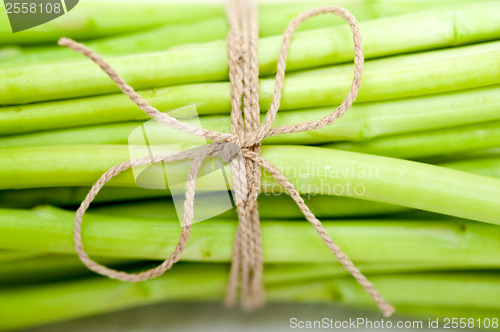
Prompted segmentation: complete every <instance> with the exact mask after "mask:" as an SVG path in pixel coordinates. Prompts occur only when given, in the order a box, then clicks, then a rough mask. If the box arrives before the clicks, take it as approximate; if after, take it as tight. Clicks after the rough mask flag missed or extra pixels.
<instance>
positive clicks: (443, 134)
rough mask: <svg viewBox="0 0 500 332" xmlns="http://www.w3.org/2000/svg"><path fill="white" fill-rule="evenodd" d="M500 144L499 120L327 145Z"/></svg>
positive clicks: (376, 149) (458, 148)
mask: <svg viewBox="0 0 500 332" xmlns="http://www.w3.org/2000/svg"><path fill="white" fill-rule="evenodd" d="M0 144H1V143H0ZM498 146H500V122H499V121H495V122H489V123H480V124H476V125H470V126H462V127H452V128H444V129H438V130H432V131H424V132H418V133H411V134H405V135H396V136H388V137H381V138H376V139H373V140H369V141H365V142H341V143H336V144H328V145H326V147H330V148H334V149H340V150H348V151H356V152H362V153H370V154H376V155H381V156H388V157H395V158H405V159H422V158H425V157H435V156H440V155H448V154H455V153H461V152H467V151H473V150H479V149H488V148H493V147H498Z"/></svg>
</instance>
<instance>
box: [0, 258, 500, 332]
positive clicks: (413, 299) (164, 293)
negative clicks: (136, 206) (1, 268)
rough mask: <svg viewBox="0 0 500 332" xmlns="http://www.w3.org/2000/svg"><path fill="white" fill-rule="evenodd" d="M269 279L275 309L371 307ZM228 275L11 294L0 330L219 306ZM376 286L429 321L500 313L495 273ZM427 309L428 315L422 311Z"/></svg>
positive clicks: (178, 274) (343, 288) (357, 296)
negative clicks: (445, 314)
mask: <svg viewBox="0 0 500 332" xmlns="http://www.w3.org/2000/svg"><path fill="white" fill-rule="evenodd" d="M272 273H273V271H269V273H267V274H265V275H264V277H265V279H266V280H265V282H266V289H267V291H266V293H267V296H268V299H269V300H270V301H272V302H273V301H280V302H282V301H287V302H292V301H293V302H313V301H314V302H325V303H331V302H332V301H334V302H339V303H341V304H343V305H356V306H366V304H367V301H368V300H367V299H366V294H362V293H360V292H359V291H358V289H357V288H359V285H357V284H356V283H355V281H352V280H350V279H347V278H341V277H340V278H335V279H333V280H332V279H330V278H328V279H319V280H316V281H315V282H310V281H309V282H300V281H299V282H292V283H288V284H287V283H286V281H287V280H289V279H290V278H292V279H293V275H288V278H286V279H282V280H281V281H280V282H279V283H271V282H269V281H268V280H267V277H268V276H269V275H271V274H272ZM200 275H202V276H203V278H200ZM226 275H227V267H226V266H225V265H213V264H211V265H200V264H184V265H178V266H176V267H174V269H173V270H172V271H170V272H169V275H167V276H164V277H160V278H156V279H153V280H149V281H146V282H144V283H140V284H130V283H129V284H124V283H120V282H117V281H115V280H109V279H104V278H88V279H81V280H75V281H68V282H65V283H59V284H52V285H42V286H33V287H24V288H21V289H17V290H10V291H6V292H3V293H2V294H0V299H1V301H0V308H1V312H2V318H4V319H2V320H1V321H0V322H1V323H0V324H1V325H0V329H2V330H7V329H13V328H21V327H27V326H33V325H38V324H42V323H48V322H55V321H61V320H68V319H71V318H77V317H84V316H89V315H93V314H99V313H104V312H110V311H116V310H119V309H124V308H130V307H134V306H142V305H146V304H152V303H158V302H160V301H178V300H184V301H190V300H191V301H192V300H196V301H198V302H199V301H213V300H220V299H221V298H222V297H223V292H224V291H223V289H224V285H225V283H226ZM371 280H373V281H374V283H375V285H377V287H378V288H379V289H381V291H383V292H384V294H388V295H387V298H388V299H389V300H390V301H391V303H393V304H395V305H396V306H397V307H398V310H399V312H402V313H404V312H405V310H408V311H409V312H415V309H417V310H418V307H419V306H420V311H419V312H420V315H422V316H425V319H427V318H428V317H427V316H428V315H426V314H425V313H426V312H427V310H428V308H429V307H430V306H435V307H440V308H447V309H449V310H452V311H453V310H455V312H456V311H457V310H459V309H460V308H461V306H462V307H463V306H464V305H465V304H466V305H467V307H468V308H469V309H472V310H474V309H476V312H477V311H478V310H482V311H483V312H488V311H489V312H494V311H495V310H498V309H499V307H498V301H497V299H498V296H500V288H499V284H498V275H497V274H494V273H492V274H490V275H480V274H477V273H476V274H473V273H468V274H467V273H461V274H453V275H450V274H429V275H421V274H410V275H406V276H401V275H385V276H371ZM49 299H50V300H49ZM407 303H413V305H408V304H407ZM423 307H425V309H427V310H423ZM406 308H408V309H406ZM442 310H443V309H442ZM445 310H446V309H445ZM468 313H469V312H468ZM467 317H469V316H467Z"/></svg>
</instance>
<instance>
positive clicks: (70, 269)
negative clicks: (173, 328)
mask: <svg viewBox="0 0 500 332" xmlns="http://www.w3.org/2000/svg"><path fill="white" fill-rule="evenodd" d="M37 255H38V256H35V257H33V258H25V259H17V260H13V261H8V262H2V263H1V267H2V268H1V269H0V287H6V286H9V287H12V286H23V285H24V286H26V285H28V284H36V283H43V282H58V281H63V280H65V279H66V280H67V279H68V278H75V277H81V276H88V275H90V274H91V272H90V271H89V269H88V268H87V267H86V266H85V265H83V264H82V262H81V261H80V260H79V259H78V257H75V256H74V255H54V254H44V253H37ZM97 260H98V261H99V262H101V263H102V264H106V265H110V266H115V268H121V269H123V268H129V267H130V266H134V265H132V264H135V266H137V264H138V263H137V261H134V260H130V259H129V260H127V259H118V258H102V257H100V258H98V259H97ZM431 269H432V267H431Z"/></svg>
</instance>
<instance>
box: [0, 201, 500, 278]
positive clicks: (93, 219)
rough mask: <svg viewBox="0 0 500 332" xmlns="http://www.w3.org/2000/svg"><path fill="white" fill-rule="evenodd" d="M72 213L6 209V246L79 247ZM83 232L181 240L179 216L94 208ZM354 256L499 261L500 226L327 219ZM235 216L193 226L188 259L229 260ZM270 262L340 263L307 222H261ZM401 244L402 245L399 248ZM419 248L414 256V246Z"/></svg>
mask: <svg viewBox="0 0 500 332" xmlns="http://www.w3.org/2000/svg"><path fill="white" fill-rule="evenodd" d="M73 219H74V214H73V213H72V212H69V211H64V210H59V209H55V208H51V207H45V208H38V209H36V210H34V211H26V210H14V209H2V210H1V214H0V230H1V232H0V240H1V241H0V247H2V248H6V249H23V250H34V251H43V252H54V253H74V248H73V240H72V230H73ZM85 222H86V223H85V225H86V226H85V227H84V228H83V238H84V244H85V248H86V250H87V251H88V252H89V253H90V254H91V255H97V256H102V257H121V258H136V259H138V258H139V259H163V258H164V257H167V256H168V255H169V252H171V250H172V249H173V248H174V247H175V245H176V244H177V242H178V233H179V232H180V224H179V222H178V221H177V218H176V219H170V220H158V219H140V218H130V217H126V216H116V217H113V216H104V215H93V214H89V215H88V216H87V217H86V220H85ZM324 226H325V229H326V230H327V231H328V232H329V233H330V234H335V235H334V236H335V238H336V240H337V241H338V243H339V245H340V246H342V248H343V249H344V251H345V252H347V253H348V254H349V255H350V256H351V257H352V258H353V259H354V260H355V261H360V262H369V263H389V262H406V263H408V264H410V263H432V264H434V263H436V264H437V263H445V265H454V264H459V265H460V266H463V267H464V266H467V267H490V268H492V267H498V266H499V264H500V260H499V257H500V256H499V255H498V253H499V252H500V241H499V239H500V229H499V228H498V227H496V226H494V225H488V224H483V223H475V222H471V221H467V220H459V219H452V220H439V219H435V220H432V219H429V220H413V219H407V220H404V219H401V220H388V221H380V220H378V221H376V222H373V221H370V220H368V221H362V220H356V221H354V222H353V221H335V222H328V221H327V222H324ZM236 227H237V223H236V222H235V221H234V220H216V219H212V220H210V221H205V222H200V223H196V224H194V225H193V231H192V238H191V240H190V241H189V243H188V244H187V247H186V250H185V251H184V253H183V255H182V259H184V260H186V261H206V262H229V261H230V260H231V248H232V245H231V244H232V242H233V239H234V238H233V236H234V233H235V231H236ZM262 234H263V235H262V242H263V255H264V261H265V262H267V263H325V262H328V263H334V262H336V261H335V258H334V257H333V256H332V255H331V252H329V251H328V248H326V247H325V246H324V244H323V243H322V241H321V240H320V239H319V238H318V236H317V234H316V233H315V231H314V229H313V228H312V227H311V226H310V225H308V224H307V223H305V222H302V223H300V222H297V221H293V222H285V221H269V220H265V221H263V222H262ZM394 248H398V250H394ZM416 252H418V253H419V254H418V255H416V254H415V253H416Z"/></svg>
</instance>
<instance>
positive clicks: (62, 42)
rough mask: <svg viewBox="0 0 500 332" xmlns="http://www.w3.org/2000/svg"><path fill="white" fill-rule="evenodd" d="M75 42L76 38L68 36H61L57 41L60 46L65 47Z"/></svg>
mask: <svg viewBox="0 0 500 332" xmlns="http://www.w3.org/2000/svg"><path fill="white" fill-rule="evenodd" d="M72 42H73V43H74V40H73V39H70V38H66V37H61V38H59V40H58V41H57V45H59V46H64V47H68V46H69V45H70V44H71V43H72Z"/></svg>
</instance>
